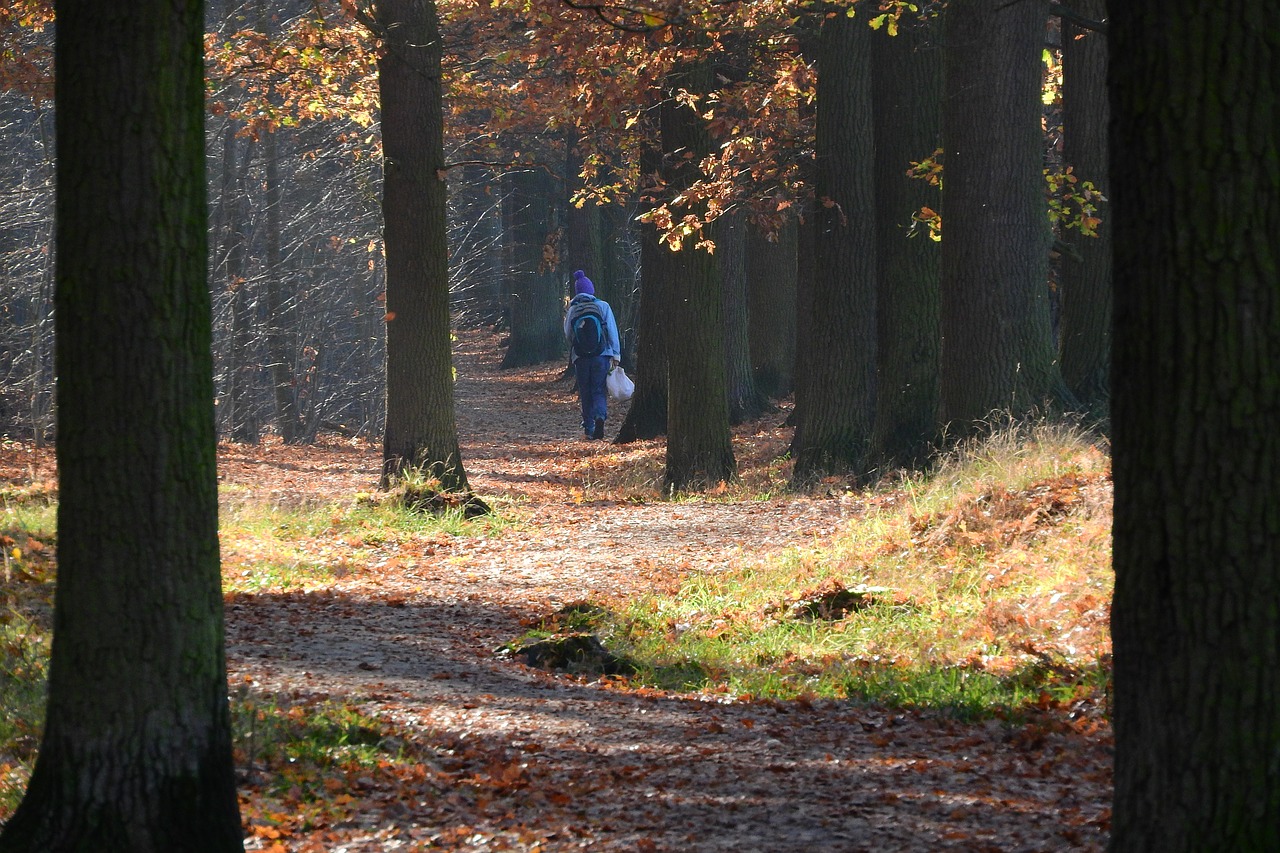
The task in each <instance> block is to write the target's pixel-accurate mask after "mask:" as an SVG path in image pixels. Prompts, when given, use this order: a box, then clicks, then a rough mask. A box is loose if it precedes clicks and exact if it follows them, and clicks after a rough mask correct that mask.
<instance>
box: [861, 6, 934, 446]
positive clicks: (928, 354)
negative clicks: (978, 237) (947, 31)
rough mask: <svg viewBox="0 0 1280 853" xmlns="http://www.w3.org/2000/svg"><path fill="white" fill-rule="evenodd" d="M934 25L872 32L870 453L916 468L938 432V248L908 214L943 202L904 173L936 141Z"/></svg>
mask: <svg viewBox="0 0 1280 853" xmlns="http://www.w3.org/2000/svg"><path fill="white" fill-rule="evenodd" d="M940 29H941V28H940V27H938V26H937V25H936V24H931V23H919V22H911V23H904V24H903V27H902V29H901V30H900V32H899V34H898V35H897V36H896V37H893V38H889V37H886V36H885V35H884V34H883V33H880V34H877V35H876V36H874V37H873V38H874V42H875V44H874V54H873V61H874V68H873V70H872V77H873V86H874V90H873V94H872V100H873V110H874V113H875V136H876V244H877V245H876V251H877V260H878V262H879V263H878V267H879V268H878V276H879V286H878V289H877V306H878V317H877V320H876V328H877V336H876V337H877V341H878V349H877V360H878V362H879V379H878V384H877V393H876V418H875V427H874V430H873V433H872V454H873V457H874V458H875V459H876V460H877V461H878V462H879V463H880V464H882V465H887V466H890V467H892V466H905V467H908V468H917V467H919V466H921V465H923V464H924V463H925V462H926V460H927V459H928V456H929V453H930V450H931V447H932V445H933V444H934V442H935V441H936V439H937V436H938V370H939V350H940V349H941V345H942V337H941V332H940V330H939V316H938V313H939V308H938V303H939V301H940V299H941V294H940V291H939V285H938V275H939V263H940V260H941V247H939V246H938V244H937V243H936V242H934V241H933V240H931V239H929V237H928V235H927V234H926V233H919V232H918V231H917V232H916V233H912V231H911V225H912V219H911V214H912V213H913V212H915V211H917V210H919V209H920V208H922V207H929V208H931V209H933V210H937V209H938V208H939V207H940V206H941V205H940V203H939V200H938V188H937V187H934V186H930V185H929V184H928V183H927V182H926V181H923V180H920V179H917V178H910V177H908V176H907V169H908V167H909V166H910V161H913V160H914V161H918V160H922V159H924V158H925V157H928V156H930V155H931V154H932V153H933V152H934V150H936V149H937V147H938V145H939V143H940V141H941V136H942V126H941V124H942V114H941V110H942V47H941V45H940V44H939V43H938V39H937V36H938V35H940V33H939V32H938V31H939V30H940Z"/></svg>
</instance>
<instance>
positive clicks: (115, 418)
mask: <svg viewBox="0 0 1280 853" xmlns="http://www.w3.org/2000/svg"><path fill="white" fill-rule="evenodd" d="M202 24H203V22H202V15H201V4H200V3H198V2H174V0H166V2H156V0H138V2H134V3H124V4H103V3H68V4H65V6H63V5H60V6H59V8H58V27H57V59H56V64H57V77H58V87H57V95H56V105H57V110H58V131H57V135H58V167H57V187H58V195H57V233H56V245H57V258H58V260H57V273H56V276H57V296H56V300H57V313H56V320H55V326H56V334H57V338H58V352H57V364H58V405H59V411H58V437H57V452H58V468H59V507H58V589H57V595H56V599H55V604H54V635H53V636H54V640H53V655H52V660H51V663H50V670H49V692H48V707H47V714H46V723H45V728H44V735H43V739H42V742H41V747H40V751H39V757H38V759H37V761H36V766H35V769H34V771H33V773H32V776H31V781H30V784H29V785H28V788H27V792H26V797H25V798H24V800H23V802H22V804H21V806H20V807H19V808H18V811H17V812H16V813H15V814H14V816H13V818H12V819H11V820H10V821H9V822H8V823H7V824H6V825H5V827H4V830H3V833H2V834H0V850H3V851H5V853H18V851H22V853H26V851H41V853H48V851H54V853H59V851H73V850H104V851H125V850H127V851H130V853H148V851H156V853H161V851H231V850H241V849H243V848H242V842H241V829H240V818H239V814H238V805H237V800H236V791H235V777H234V771H233V766H232V761H231V733H230V723H229V714H228V708H227V679H226V665H225V660H224V653H223V640H222V638H223V612H222V594H221V590H220V574H219V572H220V570H219V558H218V536H217V470H216V455H215V447H216V445H215V434H214V418H213V405H212V403H213V377H212V358H211V343H212V341H211V322H210V301H209V290H208V286H207V270H206V256H207V251H208V231H207V228H208V221H207V218H206V208H205V189H206V188H205V183H204V135H203V129H202V121H203V117H204V77H203V72H204V64H203V53H202V33H203V25H202ZM126 116H127V117H128V120H127V121H126V120H122V117H126ZM104 425H105V428H104Z"/></svg>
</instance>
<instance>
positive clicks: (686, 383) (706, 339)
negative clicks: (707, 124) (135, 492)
mask: <svg viewBox="0 0 1280 853" xmlns="http://www.w3.org/2000/svg"><path fill="white" fill-rule="evenodd" d="M712 83H713V73H712V65H711V62H710V61H708V60H703V61H700V62H697V63H694V64H691V65H685V66H678V67H677V68H675V69H673V70H672V71H671V72H669V73H668V75H667V92H666V95H667V96H666V97H665V98H664V99H663V102H662V110H661V123H662V148H663V151H664V152H665V153H666V156H667V157H668V158H670V159H669V160H668V161H667V162H666V163H665V169H664V171H665V172H666V174H667V185H668V186H669V187H670V189H671V191H672V192H673V193H680V192H682V191H683V190H685V189H687V188H688V187H689V186H690V185H691V184H692V183H693V182H694V181H695V180H696V178H697V175H698V163H699V162H700V161H701V160H702V158H704V157H706V156H707V154H708V153H710V148H711V140H710V137H709V136H708V134H707V132H706V129H705V128H704V127H703V126H702V124H701V122H702V119H701V118H700V117H699V115H698V113H697V112H696V111H695V110H693V109H691V108H690V107H688V106H686V105H683V104H680V103H678V102H677V101H676V98H675V95H676V92H677V91H678V90H680V89H685V90H687V91H688V92H690V93H692V94H694V95H705V94H706V93H707V92H709V91H711V87H712ZM686 155H691V156H686ZM693 244H694V241H693V240H692V239H686V241H685V245H684V247H683V248H682V249H681V250H680V251H678V252H674V253H672V255H671V257H670V258H669V259H668V260H667V263H666V264H665V265H664V266H665V267H666V269H667V271H668V272H669V274H670V276H671V288H672V299H671V301H670V302H669V303H668V304H667V305H666V311H667V315H668V320H669V322H670V335H669V336H668V337H667V366H668V387H667V395H668V396H667V461H666V474H665V477H664V488H665V490H666V491H668V492H679V491H688V490H693V489H698V488H703V487H708V486H715V485H716V484H718V483H721V482H725V481H730V480H734V479H736V478H737V463H736V462H735V460H734V458H733V445H732V440H731V435H730V432H729V398H728V390H727V384H726V375H725V349H724V312H723V296H722V294H721V289H720V270H719V267H718V264H717V261H716V257H715V256H714V255H712V254H710V253H709V252H706V251H704V250H702V249H697V248H695V247H694V245H693Z"/></svg>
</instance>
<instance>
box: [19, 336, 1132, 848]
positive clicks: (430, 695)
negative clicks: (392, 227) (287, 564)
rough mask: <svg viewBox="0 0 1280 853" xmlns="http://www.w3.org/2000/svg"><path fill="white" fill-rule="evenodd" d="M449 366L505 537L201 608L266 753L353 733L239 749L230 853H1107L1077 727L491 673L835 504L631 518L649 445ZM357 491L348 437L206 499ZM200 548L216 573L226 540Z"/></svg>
mask: <svg viewBox="0 0 1280 853" xmlns="http://www.w3.org/2000/svg"><path fill="white" fill-rule="evenodd" d="M455 360H456V365H457V369H458V386H457V408H458V421H459V433H460V438H461V441H462V444H463V458H464V462H465V464H466V469H467V474H468V478H469V479H470V481H471V485H472V487H473V489H474V490H475V491H476V492H477V493H478V494H480V495H483V496H484V497H485V498H486V499H491V500H493V501H494V502H495V503H496V504H497V505H498V507H499V510H500V512H503V513H505V514H507V515H509V516H511V517H513V518H515V519H516V521H515V523H513V524H511V525H509V526H507V527H504V528H501V529H497V530H496V531H495V532H493V533H491V534H487V535H479V536H453V535H444V534H431V535H426V536H424V537H419V538H414V537H409V538H406V539H403V540H401V541H397V542H377V541H366V540H364V539H361V538H360V537H358V536H354V535H348V536H345V537H334V536H329V537H328V539H324V538H323V537H316V538H315V539H313V540H305V539H303V540H300V541H299V543H298V545H299V547H301V548H311V549H314V550H315V551H316V552H317V553H318V554H319V556H321V557H323V558H324V559H327V560H330V561H333V562H334V563H335V564H341V565H342V566H345V569H344V570H343V571H341V572H336V573H333V574H332V575H330V576H328V577H327V578H325V579H322V580H319V581H316V582H315V585H314V587H313V588H307V589H265V590H260V591H253V592H235V593H229V594H228V595H227V629H228V639H227V654H228V666H229V680H230V683H231V685H232V695H233V707H234V708H236V709H238V710H237V713H247V714H251V715H254V717H255V719H259V718H261V719H262V720H263V721H266V720H268V719H269V718H270V719H273V720H277V719H278V720H279V721H283V722H281V723H280V725H284V726H285V730H288V729H287V727H288V726H289V725H293V726H304V725H312V724H314V721H315V720H316V719H317V718H319V717H322V716H323V715H324V714H326V713H330V711H328V710H326V709H329V708H331V707H338V708H341V709H345V711H344V713H355V714H358V715H360V720H361V722H359V723H358V724H344V725H347V726H348V728H343V727H342V726H338V727H337V728H336V729H326V731H330V732H332V731H337V732H338V736H337V737H336V739H335V738H333V737H330V740H335V742H336V743H337V745H334V746H329V747H326V749H328V750H329V752H326V753H325V755H326V756H327V757H325V758H323V759H318V758H316V757H315V756H311V757H310V758H307V759H305V760H303V759H299V758H298V757H296V756H295V757H292V758H290V757H289V756H287V755H286V754H285V752H284V751H281V750H277V751H276V752H275V753H272V754H266V753H262V751H261V747H260V746H255V744H253V743H246V742H244V740H243V736H242V738H241V742H240V743H239V744H238V747H237V750H238V751H237V758H238V761H239V766H240V768H241V780H240V791H241V808H242V813H243V816H244V820H245V826H246V835H247V840H246V849H248V850H267V851H383V850H457V851H487V850H522V851H558V850H642V851H644V850H655V851H656V850H699V851H720V850H725V851H729V850H733V851H741V850H759V851H815V850H824V851H826V850H831V851H917V850H919V851H931V850H964V851H1020V850H1025V851H1040V850H1044V851H1050V850H1063V849H1072V850H1102V849H1104V848H1105V846H1106V841H1107V832H1108V829H1109V816H1110V811H1109V802H1110V793H1111V770H1110V763H1111V762H1110V749H1111V734H1110V730H1109V727H1108V726H1107V725H1106V724H1105V722H1098V721H1097V720H1096V719H1095V720H1091V721H1090V722H1089V725H1087V726H1085V725H1078V724H1073V723H1072V722H1071V721H1070V720H1069V719H1068V718H1067V717H1066V716H1065V715H1062V714H1056V715H1055V714H1047V715H1046V716H1045V717H1044V718H1043V719H1033V720H1032V721H1030V722H1026V723H1022V724H1018V725H1012V724H1009V723H1007V722H1003V721H999V720H987V721H983V722H979V723H964V722H961V721H958V720H955V719H949V718H945V717H941V716H937V715H929V714H925V713H918V712H913V711H894V710H888V709H884V708H878V707H875V706H871V705H860V704H857V703H851V702H836V701H799V702H761V701H744V699H743V698H742V697H728V696H725V697H706V696H687V695H679V694H673V693H666V692H663V691H658V690H653V689H636V688H634V687H630V686H628V685H627V682H626V680H625V679H623V678H619V677H615V676H608V675H605V676H601V675H587V674H580V675H563V674H560V675H556V674H552V673H549V672H546V671H544V670H541V669H538V668H535V667H531V666H528V665H526V664H525V663H522V662H520V659H519V657H518V656H514V657H513V656H508V657H506V658H503V657H500V656H497V655H495V654H494V652H495V650H496V649H497V648H499V647H500V646H501V645H502V644H504V643H506V642H507V641H509V640H510V639H511V638H513V637H516V636H519V635H520V634H521V632H522V626H524V625H527V624H529V622H530V620H531V619H536V618H537V617H538V616H539V615H543V614H546V613H551V612H554V611H557V610H559V609H561V608H564V607H566V606H567V605H572V604H574V603H575V602H583V601H590V602H604V603H608V602H610V601H618V600H623V599H625V598H626V597H627V596H630V595H636V594H640V593H643V592H649V591H652V590H654V589H675V588H677V587H678V585H679V582H680V580H681V578H682V577H684V576H686V575H687V574H688V573H689V572H694V571H712V572H714V571H716V570H718V569H719V568H722V567H724V566H727V565H730V564H732V563H734V562H735V561H741V560H743V559H745V558H746V557H747V556H750V557H751V558H753V559H756V558H760V557H767V556H769V555H770V554H781V553H782V552H783V551H784V550H786V549H788V548H802V549H805V548H808V549H812V548H821V547H822V546H823V545H824V544H825V543H827V542H829V541H830V540H831V537H832V536H833V535H834V534H835V533H836V532H837V531H838V530H839V529H840V528H841V526H842V525H843V523H844V522H845V520H847V518H848V516H849V515H850V513H851V512H857V506H856V504H855V503H854V502H852V501H851V500H850V499H849V497H848V496H847V495H843V496H842V495H841V494H840V493H839V492H838V491H837V490H832V491H830V492H828V493H826V494H820V493H814V494H810V495H788V496H785V497H766V498H764V499H755V500H750V499H745V498H744V499H735V498H733V497H732V496H723V495H721V496H716V497H714V498H711V499H702V500H691V501H661V500H655V499H654V498H653V497H652V495H653V489H652V488H651V487H652V484H653V482H654V481H655V480H656V478H658V477H660V475H661V467H660V466H661V443H660V442H637V443H635V444H633V445H627V446H614V445H612V444H608V443H605V442H584V441H583V440H582V439H581V438H579V437H578V430H577V415H576V395H575V393H574V390H573V388H572V384H571V382H570V381H569V380H568V379H566V378H565V376H564V370H563V365H558V364H552V365H543V366H541V367H534V368H527V369H522V370H516V371H502V370H499V369H498V366H497V365H498V360H499V353H498V347H497V338H496V337H493V336H491V335H489V334H487V333H484V332H474V331H471V332H467V331H464V332H462V333H460V334H459V341H458V345H457V352H456V355H455ZM612 414H613V417H612V419H611V424H612V426H613V428H614V429H616V424H617V423H619V422H620V420H621V417H620V413H617V412H614V413H612ZM782 419H783V418H782V416H778V415H774V416H771V418H768V419H766V420H764V421H761V422H758V423H756V424H752V425H746V426H744V427H741V428H738V429H737V430H735V451H736V452H738V453H739V460H740V464H741V466H742V468H743V470H744V472H745V471H748V470H751V469H753V468H757V467H764V466H767V465H768V464H770V462H771V461H772V460H773V459H774V458H775V457H777V456H779V455H780V454H781V451H782V450H783V449H785V446H786V438H787V435H786V432H785V431H784V430H783V429H782V428H781V426H780V424H781V421H782ZM10 449H11V448H10V447H9V446H8V445H6V447H5V452H4V454H3V456H4V461H3V463H0V475H3V476H5V477H6V478H8V477H10V475H11V474H12V477H13V480H17V479H21V478H22V477H23V474H22V471H26V472H28V473H30V472H32V471H35V470H36V469H37V468H39V467H40V466H44V469H45V470H46V471H48V470H52V457H51V455H50V454H48V452H47V451H44V452H43V453H41V452H34V451H32V449H31V448H29V447H23V448H21V450H22V454H21V456H20V457H17V456H14V455H13V454H11V453H10V452H9V451H10ZM10 461H11V462H13V463H14V464H13V466H10V465H9V462H10ZM9 467H15V471H13V472H10V471H9V470H8V469H9ZM17 469H22V470H17ZM379 470H380V460H379V448H378V447H377V446H376V445H375V444H372V443H370V442H366V441H361V440H352V439H345V438H337V437H333V436H327V437H325V438H323V439H322V441H321V442H320V443H318V444H316V445H314V446H310V447H288V446H284V445H282V444H280V443H279V442H278V441H274V440H271V439H268V440H266V441H264V442H263V443H262V444H261V445H258V446H247V445H231V444H224V445H221V446H220V447H219V479H220V483H221V486H222V490H223V493H224V496H225V495H240V496H250V497H251V498H252V500H255V501H265V502H272V503H278V504H280V505H282V506H284V505H290V506H296V505H317V506H322V505H325V504H328V503H344V502H350V501H352V500H354V499H355V496H356V495H357V494H359V493H362V492H368V491H371V490H372V489H373V488H374V486H375V485H376V482H377V475H378V472H379ZM621 470H626V471H628V472H633V473H628V474H627V475H626V476H624V477H622V478H621V479H619V477H618V476H617V474H616V472H618V471H621ZM611 477H612V479H610V478H611ZM626 477H634V478H635V479H634V480H631V481H628V480H627V479H626ZM34 479H35V478H34V477H30V478H29V480H34ZM1064 488H1065V487H1064V486H1062V484H1038V485H1037V486H1033V487H1032V488H1031V489H1029V490H1028V493H1027V495H1024V496H1022V498H1023V500H1022V501H1021V503H1020V504H1019V508H1018V509H1017V512H1022V513H1023V515H1022V516H1019V518H1020V519H1030V518H1031V515H1032V514H1035V515H1036V516H1037V517H1038V518H1049V517H1052V516H1053V515H1054V514H1055V513H1057V512H1059V511H1060V504H1061V501H1063V500H1069V499H1070V497H1069V496H1067V492H1066V491H1064ZM1037 490H1038V491H1037ZM1028 500H1030V501H1031V504H1033V505H1032V508H1031V509H1030V510H1027V511H1026V512H1024V509H1025V508H1026V505H1027V501H1028ZM989 502H990V503H992V505H995V506H998V507H1003V506H1005V505H1008V506H1009V507H1012V506H1013V504H1012V503H1011V502H1010V500H1009V496H1004V495H996V496H994V497H992V498H990V499H989ZM1010 512H1012V510H1010ZM999 514H1000V513H999V512H997V515H999ZM1032 527H1033V525H1032V520H1028V522H1027V525H1026V530H1025V531H1021V532H1020V533H1019V535H1029V533H1030V531H1031V530H1032ZM1001 529H1002V530H1008V529H1009V525H1008V524H1007V523H1006V524H1005V525H1004V526H1003V527H1002V528H1001ZM916 533H917V534H918V535H920V536H921V537H924V538H927V539H928V540H929V542H930V544H931V545H933V546H936V547H947V546H953V545H954V544H955V542H954V540H955V539H956V536H957V533H958V534H959V535H960V537H961V538H963V537H964V536H972V535H975V531H973V530H972V529H969V530H958V529H957V525H956V520H955V519H949V518H946V517H939V518H923V519H921V520H920V523H919V527H918V528H917V530H916ZM978 533H982V532H981V531H979V532H978ZM223 549H224V562H225V561H226V554H227V552H228V550H229V548H228V543H227V542H226V541H225V539H224V544H223ZM321 552H322V553H321ZM814 592H815V595H825V594H831V593H835V594H837V595H838V594H839V592H840V591H839V590H834V589H832V590H815V591H814ZM879 592H880V591H879V590H876V591H875V593H879ZM846 604H848V602H845V601H843V600H840V601H839V602H838V606H840V607H843V606H845V605H846ZM264 709H265V710H264ZM307 721H311V723H308V722H307ZM262 724H263V725H266V723H265V722H263V723H262ZM350 726H354V727H353V728H352V727H350ZM344 732H345V734H343V733H344ZM294 735H295V736H297V737H299V738H300V737H302V734H301V733H300V730H299V731H295V732H294ZM307 737H308V738H310V740H308V742H311V741H313V740H316V736H315V735H314V733H312V734H309V735H307ZM255 749H258V750H259V752H258V753H257V754H255V753H254V750H255Z"/></svg>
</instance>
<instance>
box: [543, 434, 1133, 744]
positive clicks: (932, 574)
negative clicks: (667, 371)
mask: <svg viewBox="0 0 1280 853" xmlns="http://www.w3.org/2000/svg"><path fill="white" fill-rule="evenodd" d="M846 499H850V500H852V501H853V502H854V503H855V504H856V510H855V513H854V516H855V517H854V519H853V520H852V521H851V522H850V523H849V525H848V527H847V529H846V530H845V531H844V532H843V533H842V534H841V535H839V536H837V537H836V541H835V542H834V544H833V545H832V547H830V548H828V549H824V550H823V551H793V552H790V553H789V554H788V555H786V556H785V557H783V558H781V559H778V560H774V561H772V562H763V563H762V562H749V563H743V564H741V565H739V566H737V567H735V568H732V569H730V570H727V571H721V572H716V573H702V574H695V575H691V576H689V577H687V578H686V579H685V581H684V582H683V584H682V586H681V588H680V589H679V590H678V591H677V592H675V593H674V594H655V595H651V596H647V597H644V598H642V599H639V600H634V601H630V602H627V603H625V604H624V605H623V606H622V607H621V608H620V609H616V610H614V611H607V610H604V609H602V608H598V607H577V608H573V609H572V610H570V611H566V612H563V613H560V614H557V615H555V616H553V617H552V618H550V619H548V620H547V621H546V622H545V623H544V624H543V625H542V626H541V627H540V629H539V630H537V631H535V632H533V634H534V636H546V635H548V634H556V633H565V632H570V633H572V632H590V633H594V634H597V635H598V636H600V638H601V639H602V640H603V641H604V642H605V645H606V646H607V647H608V649H609V651H610V652H611V653H613V654H616V655H618V656H619V657H620V658H622V659H625V660H627V661H628V662H629V664H630V665H632V666H634V667H635V668H636V669H637V670H638V673H637V674H636V675H635V676H633V677H632V678H631V679H630V681H631V682H632V683H634V684H638V685H645V686H653V687H659V688H664V689H671V690H679V691H688V692H696V693H703V694H719V695H729V696H736V697H740V698H754V699H779V700H791V699H813V698H833V699H845V700H855V701H865V702H875V703H883V704H888V705H893V706H901V707H922V708H929V709H935V710H939V711H942V712H945V713H949V714H954V715H956V716H959V717H963V718H972V717H981V716H992V715H995V716H1011V715H1021V714H1024V713H1027V712H1030V711H1032V710H1037V709H1046V708H1065V709H1067V710H1068V711H1069V712H1070V713H1071V714H1072V715H1074V716H1075V717H1077V718H1079V717H1087V718H1089V719H1097V718H1098V717H1100V716H1102V714H1103V712H1104V710H1105V702H1106V686H1107V682H1108V679H1109V660H1110V638H1109V634H1108V628H1107V623H1108V619H1109V611H1110V599H1111V588H1112V577H1111V570H1110V565H1111V551H1110V549H1111V540H1110V525H1111V486H1110V458H1109V455H1108V453H1107V449H1106V446H1105V443H1104V442H1103V441H1102V440H1100V439H1099V438H1097V437H1096V436H1094V435H1091V434H1090V433H1089V432H1087V431H1085V430H1082V429H1080V428H1077V427H1074V426H1071V425H1064V424H1054V423H1048V422H1042V423H1037V424H1032V425H1013V426H1009V427H1006V428H1005V429H1002V430H999V431H997V432H996V433H995V434H993V435H991V436H989V437H987V438H986V439H984V440H982V441H975V442H971V443H968V444H966V445H964V446H962V447H960V448H959V449H958V450H956V451H954V452H953V453H951V454H949V455H947V456H946V457H945V458H943V459H942V460H941V461H940V462H939V463H938V464H937V465H936V466H935V468H934V469H933V470H932V471H931V472H929V473H928V474H913V475H906V474H903V475H900V476H898V477H896V478H893V479H890V480H886V481H885V482H883V483H882V484H881V485H879V486H877V487H876V488H873V489H870V490H867V491H865V492H861V493H856V494H855V493H851V494H849V495H847V496H846Z"/></svg>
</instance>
